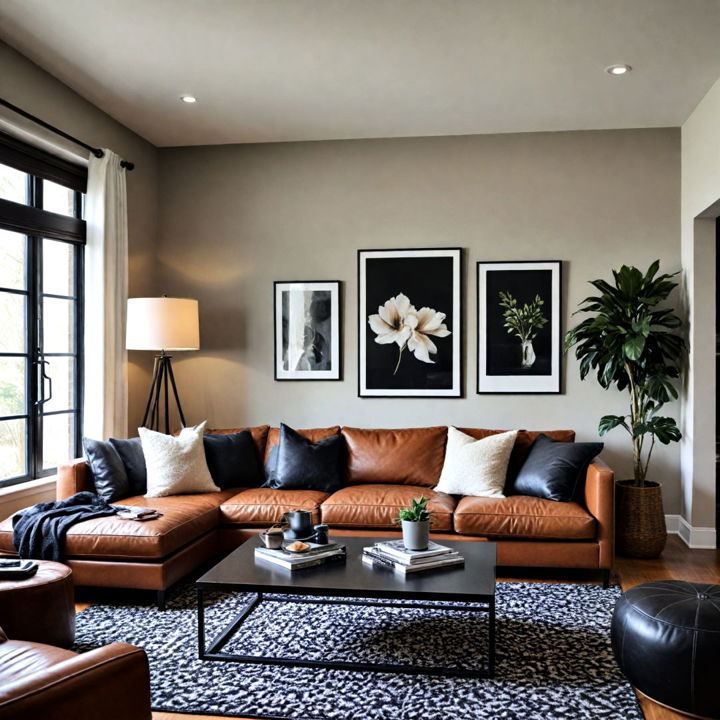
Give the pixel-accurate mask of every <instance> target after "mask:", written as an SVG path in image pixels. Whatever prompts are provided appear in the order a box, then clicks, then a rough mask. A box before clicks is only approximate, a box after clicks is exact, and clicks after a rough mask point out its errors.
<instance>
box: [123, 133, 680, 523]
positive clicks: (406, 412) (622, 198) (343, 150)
mask: <svg viewBox="0 0 720 720" xmlns="http://www.w3.org/2000/svg"><path fill="white" fill-rule="evenodd" d="M160 158H161V162H160V168H161V171H160V223H159V236H158V262H159V265H158V268H157V281H158V285H157V288H156V290H157V292H167V293H168V294H176V295H187V296H191V297H196V298H198V299H199V300H200V310H201V342H202V350H201V351H200V352H197V353H187V354H184V355H182V357H181V354H180V353H178V357H177V358H176V362H175V367H176V375H177V378H178V382H179V385H180V391H181V394H182V398H183V401H184V404H185V409H186V411H187V412H186V414H187V415H188V421H189V422H197V421H200V420H203V419H205V418H207V419H208V420H209V422H210V424H211V425H214V426H226V427H227V426H236V425H242V424H254V423H265V422H269V423H273V424H276V423H278V422H280V421H285V422H287V423H289V424H290V425H294V426H296V427H308V426H318V425H327V424H332V423H341V424H347V425H359V426H365V427H371V426H375V427H383V426H385V427H392V426H413V425H424V424H457V425H468V426H476V427H505V428H512V427H526V428H540V429H550V428H565V427H571V428H575V429H576V430H577V431H578V437H579V439H581V440H589V439H594V438H596V437H597V435H596V428H597V421H598V419H599V417H600V416H601V415H602V414H605V413H613V412H623V411H624V408H625V405H624V397H623V396H621V395H620V394H618V393H615V392H604V391H602V390H601V389H600V388H599V387H598V386H597V385H596V384H595V383H594V382H588V381H586V382H584V383H581V382H580V380H579V378H578V375H577V365H576V362H575V361H574V359H571V360H569V362H568V363H567V373H566V381H565V384H566V392H565V393H564V394H561V395H549V396H532V395H514V396H508V397H502V396H493V395H477V394H476V393H475V389H476V388H475V373H476V360H475V352H476V338H475V297H476V288H475V276H474V271H475V263H476V261H478V260H508V259H523V260H532V259H561V260H563V261H565V266H564V276H565V288H564V290H565V298H566V308H565V311H564V313H563V322H564V323H565V326H566V327H567V322H568V321H569V312H570V310H572V309H574V308H575V307H576V305H577V303H578V302H579V301H580V300H581V299H582V298H583V297H585V296H586V295H587V294H589V291H590V290H591V288H590V286H589V285H587V284H586V281H587V280H589V279H592V278H595V277H601V276H602V277H607V276H608V275H609V271H610V268H612V267H617V266H619V265H620V264H622V263H632V264H637V265H640V266H646V265H648V264H649V263H650V262H651V261H652V260H653V259H655V258H660V259H661V260H662V264H663V269H664V270H666V271H675V270H678V269H679V268H680V244H679V231H680V137H679V131H678V130H677V129H661V130H629V131H610V132H575V133H536V134H527V135H496V136H470V137H453V138H421V139H402V140H369V141H364V140H363V141H348V142H317V143H288V144H275V145H244V146H220V147H206V148H178V149H165V150H161V151H160ZM433 246H449V247H453V246H460V247H463V248H465V249H466V253H465V283H464V287H465V292H464V297H465V348H466V349H465V357H466V363H465V380H466V397H465V398H464V399H462V400H440V399H433V400H413V399H359V398H358V397H357V344H356V338H357V320H356V308H357V300H356V298H357V286H356V250H357V249H358V248H401V247H433ZM302 279H311V280H319V279H337V280H341V281H343V289H344V297H343V301H344V312H343V326H344V327H343V337H344V377H345V380H344V381H343V382H325V383H322V382H283V383H278V382H275V381H274V380H273V366H272V358H273V350H272V348H273V314H272V282H273V280H302ZM670 412H671V413H674V414H675V415H676V416H677V415H678V413H679V408H677V407H673V408H671V409H670ZM137 419H138V420H139V418H137ZM606 443H607V449H606V451H605V457H606V458H607V460H608V461H609V462H610V463H611V464H612V465H613V466H614V467H615V468H616V469H617V470H618V472H619V474H620V475H621V476H622V475H627V474H628V473H629V470H630V464H629V462H628V461H629V452H628V447H627V438H626V436H625V435H623V434H622V432H621V431H620V430H616V431H614V432H613V433H612V434H610V435H609V436H607V438H606ZM653 473H654V477H657V478H658V479H659V480H661V481H662V482H663V483H664V484H665V503H666V512H669V513H677V512H679V509H680V484H679V449H678V447H677V446H671V447H669V448H665V447H662V448H660V449H659V450H658V452H657V457H656V459H655V460H654V470H653Z"/></svg>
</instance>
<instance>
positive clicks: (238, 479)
mask: <svg viewBox="0 0 720 720" xmlns="http://www.w3.org/2000/svg"><path fill="white" fill-rule="evenodd" d="M203 445H204V446H205V459H206V460H207V465H208V468H209V469H210V475H212V479H213V482H214V483H215V484H216V485H217V486H218V487H219V488H220V489H221V490H227V489H228V488H236V487H246V488H251V487H253V488H255V487H260V485H262V483H263V480H264V476H263V472H262V468H261V467H260V460H259V458H258V454H257V450H256V449H255V443H254V442H253V439H252V435H251V434H250V431H249V430H242V431H241V432H236V433H229V434H227V435H222V434H218V435H213V434H209V435H205V436H203Z"/></svg>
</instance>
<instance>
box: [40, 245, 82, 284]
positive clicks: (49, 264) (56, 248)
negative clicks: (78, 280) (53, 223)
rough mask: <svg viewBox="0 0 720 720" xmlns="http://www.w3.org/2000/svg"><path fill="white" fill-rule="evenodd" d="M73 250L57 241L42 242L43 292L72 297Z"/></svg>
mask: <svg viewBox="0 0 720 720" xmlns="http://www.w3.org/2000/svg"><path fill="white" fill-rule="evenodd" d="M74 272H75V248H74V246H73V245H71V244H70V243H65V242H60V241H58V240H43V292H46V293H50V294H51V295H74V294H75V288H74V284H75V283H74V277H73V275H74Z"/></svg>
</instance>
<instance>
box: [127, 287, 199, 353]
mask: <svg viewBox="0 0 720 720" xmlns="http://www.w3.org/2000/svg"><path fill="white" fill-rule="evenodd" d="M125 346H126V347H127V349H128V350H198V349H199V348H200V325H199V322H198V301H197V300H191V299H190V298H169V297H159V298H130V299H129V300H128V305H127V337H126V342H125Z"/></svg>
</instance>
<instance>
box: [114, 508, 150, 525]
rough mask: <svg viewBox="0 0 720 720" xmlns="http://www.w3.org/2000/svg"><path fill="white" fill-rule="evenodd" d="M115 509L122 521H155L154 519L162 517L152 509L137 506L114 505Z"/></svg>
mask: <svg viewBox="0 0 720 720" xmlns="http://www.w3.org/2000/svg"><path fill="white" fill-rule="evenodd" d="M115 507H116V508H117V509H118V513H117V516H118V517H119V518H122V519H123V520H137V521H138V522H145V521H146V520H155V518H159V517H162V513H161V512H158V511H157V510H154V509H153V508H146V507H140V506H138V505H115Z"/></svg>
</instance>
